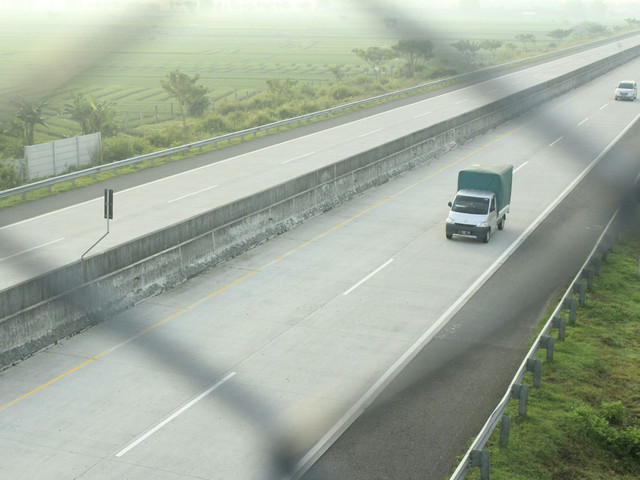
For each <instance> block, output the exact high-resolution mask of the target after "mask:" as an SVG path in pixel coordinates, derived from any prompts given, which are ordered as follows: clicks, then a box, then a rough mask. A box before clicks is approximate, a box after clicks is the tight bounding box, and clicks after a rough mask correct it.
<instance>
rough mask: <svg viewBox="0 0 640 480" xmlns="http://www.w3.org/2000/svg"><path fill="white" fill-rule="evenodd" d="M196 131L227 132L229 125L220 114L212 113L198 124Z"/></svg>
mask: <svg viewBox="0 0 640 480" xmlns="http://www.w3.org/2000/svg"><path fill="white" fill-rule="evenodd" d="M198 131H200V132H206V133H210V134H214V133H227V132H229V126H228V125H227V121H226V120H225V118H224V117H223V116H222V115H213V116H210V117H207V118H206V119H204V120H203V121H202V122H201V123H200V125H198Z"/></svg>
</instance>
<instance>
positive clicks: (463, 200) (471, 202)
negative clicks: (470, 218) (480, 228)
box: [451, 195, 489, 215]
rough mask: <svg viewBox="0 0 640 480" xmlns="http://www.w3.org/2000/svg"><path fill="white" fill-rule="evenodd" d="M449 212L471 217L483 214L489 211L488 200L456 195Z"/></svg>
mask: <svg viewBox="0 0 640 480" xmlns="http://www.w3.org/2000/svg"><path fill="white" fill-rule="evenodd" d="M451 210H453V211H454V212H459V213H471V214H473V215H480V214H484V213H487V211H488V210H489V199H488V198H477V197H465V196H462V195H458V196H457V197H456V199H455V200H454V202H453V205H452V206H451Z"/></svg>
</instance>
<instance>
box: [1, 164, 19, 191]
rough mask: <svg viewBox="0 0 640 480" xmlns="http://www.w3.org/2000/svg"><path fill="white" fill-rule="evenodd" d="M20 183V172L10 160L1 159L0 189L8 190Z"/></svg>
mask: <svg viewBox="0 0 640 480" xmlns="http://www.w3.org/2000/svg"><path fill="white" fill-rule="evenodd" d="M18 185H20V182H19V180H18V172H17V171H16V169H15V167H14V166H13V165H12V164H10V163H9V162H5V161H0V190H7V189H9V188H14V187H17V186H18Z"/></svg>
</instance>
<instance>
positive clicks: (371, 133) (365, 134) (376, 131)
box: [358, 128, 383, 138]
mask: <svg viewBox="0 0 640 480" xmlns="http://www.w3.org/2000/svg"><path fill="white" fill-rule="evenodd" d="M382 130H383V129H382V128H379V129H377V130H373V131H371V132H367V133H363V134H362V135H358V138H364V137H368V136H369V135H373V134H374V133H378V132H381V131H382Z"/></svg>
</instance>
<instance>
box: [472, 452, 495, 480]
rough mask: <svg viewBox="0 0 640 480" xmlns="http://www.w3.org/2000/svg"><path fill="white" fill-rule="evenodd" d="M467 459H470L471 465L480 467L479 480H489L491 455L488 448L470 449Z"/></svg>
mask: <svg viewBox="0 0 640 480" xmlns="http://www.w3.org/2000/svg"><path fill="white" fill-rule="evenodd" d="M469 460H471V463H470V465H471V466H472V467H480V480H490V478H491V457H490V454H489V450H471V455H470V456H469Z"/></svg>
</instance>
